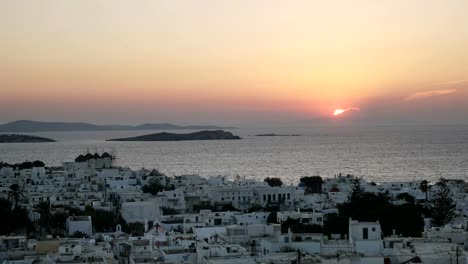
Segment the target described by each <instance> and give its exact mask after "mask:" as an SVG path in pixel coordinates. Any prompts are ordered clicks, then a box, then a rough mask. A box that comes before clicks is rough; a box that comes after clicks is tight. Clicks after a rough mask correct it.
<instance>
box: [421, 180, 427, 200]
mask: <svg viewBox="0 0 468 264" xmlns="http://www.w3.org/2000/svg"><path fill="white" fill-rule="evenodd" d="M419 189H420V190H421V191H422V192H423V193H425V194H426V201H427V191H429V181H427V180H423V181H421V183H420V184H419Z"/></svg>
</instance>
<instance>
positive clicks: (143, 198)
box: [0, 152, 468, 264]
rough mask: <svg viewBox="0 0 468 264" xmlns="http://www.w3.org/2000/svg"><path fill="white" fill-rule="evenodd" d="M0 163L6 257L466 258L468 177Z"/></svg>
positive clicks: (212, 261) (186, 260) (92, 159)
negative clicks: (230, 173)
mask: <svg viewBox="0 0 468 264" xmlns="http://www.w3.org/2000/svg"><path fill="white" fill-rule="evenodd" d="M114 162H115V160H114V157H113V156H112V155H110V154H109V153H107V152H102V153H94V154H92V153H87V154H85V155H80V156H78V157H76V159H75V160H74V161H69V162H63V165H62V166H61V167H49V166H47V164H44V163H43V162H41V161H34V162H22V163H18V164H7V163H0V194H1V198H0V207H1V209H0V210H1V226H0V231H1V233H0V234H1V236H0V260H1V262H2V263H4V264H40V263H44V264H45V263H47V264H67V263H70V264H75V263H85V264H105V263H122V264H123V263H128V264H143V263H174V264H176V263H177V264H179V263H180V264H196V263H198V264H217V263H227V264H237V263H242V264H255V263H265V264H266V263H296V264H299V263H324V264H325V263H326V264H331V263H350V264H351V263H352V264H374V263H375V264H377V263H379V264H380V263H382V264H384V263H385V264H390V263H392V264H393V263H399V264H404V263H431V264H432V263H433V264H438V263H463V264H468V251H467V250H468V184H467V182H465V181H463V180H450V179H440V180H439V181H427V180H417V181H409V182H380V183H376V182H368V181H366V179H363V178H360V177H357V176H356V177H355V176H352V175H345V174H339V175H331V176H324V175H323V176H305V177H303V178H301V179H300V181H298V182H297V183H295V184H285V183H283V182H282V181H281V179H280V178H275V177H268V175H265V180H264V181H258V180H252V179H249V178H248V177H243V176H237V177H231V178H228V177H224V176H205V175H178V176H167V175H165V174H164V173H163V172H161V171H159V170H157V169H140V170H131V169H129V168H122V167H118V166H116V165H115V164H114Z"/></svg>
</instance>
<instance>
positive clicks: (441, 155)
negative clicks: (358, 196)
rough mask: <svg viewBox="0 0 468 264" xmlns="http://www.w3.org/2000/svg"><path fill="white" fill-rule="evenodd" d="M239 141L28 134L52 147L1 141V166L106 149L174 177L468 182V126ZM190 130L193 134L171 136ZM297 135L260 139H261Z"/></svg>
mask: <svg viewBox="0 0 468 264" xmlns="http://www.w3.org/2000/svg"><path fill="white" fill-rule="evenodd" d="M229 131H231V132H232V133H233V134H235V135H239V136H241V137H242V139H241V140H209V141H177V142H110V141H106V139H109V138H120V137H130V136H137V135H144V134H150V133H157V132H161V131H92V132H89V131H86V132H85V131H76V132H40V133H23V134H29V135H36V136H43V137H48V138H52V139H55V140H57V141H58V142H54V143H8V144H0V161H3V162H8V163H18V162H22V161H27V160H29V161H34V160H42V161H44V162H45V163H46V165H47V166H60V165H61V164H62V162H65V161H73V160H74V159H75V158H76V157H77V156H78V155H80V154H86V152H88V151H89V152H92V153H94V152H98V153H103V152H104V151H107V152H109V153H111V154H114V155H115V156H116V160H115V164H116V165H117V166H122V167H129V168H131V169H141V168H148V169H152V168H157V169H159V170H160V171H162V172H163V173H165V174H167V175H169V176H173V175H183V174H198V175H200V176H204V177H209V176H217V175H223V176H228V177H231V178H234V177H236V176H237V175H239V176H241V177H245V178H251V179H257V180H263V179H264V178H266V177H279V178H281V179H282V180H283V182H285V183H287V184H297V182H298V181H299V179H300V178H301V177H304V176H313V175H319V176H321V177H324V178H327V177H334V176H335V175H338V174H340V173H341V174H352V175H355V176H358V177H363V178H364V179H366V180H368V181H375V182H383V181H413V180H423V179H427V180H430V181H437V180H438V179H439V178H450V179H464V180H468V126H373V127H359V126H354V127H337V126H329V127H327V126H324V127H281V128H271V127H270V128H238V129H230V130H229ZM168 132H173V133H187V132H190V131H187V130H183V131H168ZM269 133H274V134H282V135H285V134H287V135H290V134H299V135H300V136H276V137H261V136H256V135H258V134H269Z"/></svg>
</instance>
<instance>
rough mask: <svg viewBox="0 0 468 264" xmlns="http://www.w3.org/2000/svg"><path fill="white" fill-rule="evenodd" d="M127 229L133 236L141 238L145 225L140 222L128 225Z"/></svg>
mask: <svg viewBox="0 0 468 264" xmlns="http://www.w3.org/2000/svg"><path fill="white" fill-rule="evenodd" d="M128 228H129V229H130V233H131V234H132V235H134V236H143V234H144V233H145V225H144V224H142V223H140V222H133V223H128Z"/></svg>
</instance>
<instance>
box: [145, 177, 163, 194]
mask: <svg viewBox="0 0 468 264" xmlns="http://www.w3.org/2000/svg"><path fill="white" fill-rule="evenodd" d="M163 190H164V186H163V185H162V184H161V183H160V182H159V180H158V179H157V178H156V177H154V178H151V179H150V180H149V181H148V183H147V184H145V185H144V186H143V188H142V191H143V193H151V194H152V195H156V194H158V192H161V191H163Z"/></svg>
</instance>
